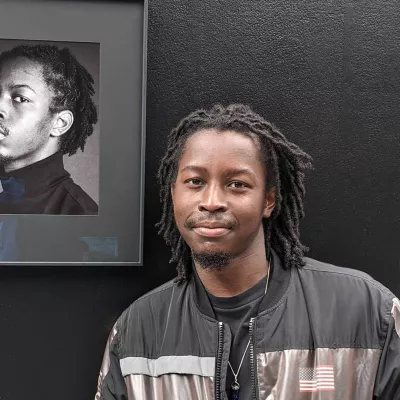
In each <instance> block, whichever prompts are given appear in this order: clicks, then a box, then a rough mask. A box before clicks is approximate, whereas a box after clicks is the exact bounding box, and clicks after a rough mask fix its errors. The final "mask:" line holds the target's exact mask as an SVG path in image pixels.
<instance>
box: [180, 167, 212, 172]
mask: <svg viewBox="0 0 400 400" xmlns="http://www.w3.org/2000/svg"><path fill="white" fill-rule="evenodd" d="M185 171H193V172H207V168H204V167H200V166H199V165H186V167H184V168H182V172H185Z"/></svg>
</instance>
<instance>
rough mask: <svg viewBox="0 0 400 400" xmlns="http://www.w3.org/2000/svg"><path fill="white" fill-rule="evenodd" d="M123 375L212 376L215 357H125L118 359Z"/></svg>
mask: <svg viewBox="0 0 400 400" xmlns="http://www.w3.org/2000/svg"><path fill="white" fill-rule="evenodd" d="M119 363H120V366H121V371H122V375H123V376H127V375H132V374H143V375H148V376H152V377H157V376H161V375H165V374H169V373H175V374H191V375H199V376H208V377H213V376H214V374H215V357H197V356H163V357H159V358H157V359H154V360H153V359H149V358H145V357H126V358H123V359H122V360H120V361H119Z"/></svg>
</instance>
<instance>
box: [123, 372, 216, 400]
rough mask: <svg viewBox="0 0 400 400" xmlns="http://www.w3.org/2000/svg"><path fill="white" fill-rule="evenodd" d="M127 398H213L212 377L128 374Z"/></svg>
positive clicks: (206, 399) (202, 399)
mask: <svg viewBox="0 0 400 400" xmlns="http://www.w3.org/2000/svg"><path fill="white" fill-rule="evenodd" d="M124 379H125V384H126V388H127V390H128V399H129V400H144V399H146V400H148V399H151V400H167V399H168V400H170V399H171V400H172V399H173V400H189V399H190V400H213V399H214V378H211V377H203V376H197V375H179V374H167V375H162V376H160V377H157V378H155V377H152V376H146V375H128V376H126V377H125V378H124Z"/></svg>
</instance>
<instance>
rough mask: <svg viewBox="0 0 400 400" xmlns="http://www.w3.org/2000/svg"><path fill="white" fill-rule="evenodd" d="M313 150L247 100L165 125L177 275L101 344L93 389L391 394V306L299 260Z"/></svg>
mask: <svg viewBox="0 0 400 400" xmlns="http://www.w3.org/2000/svg"><path fill="white" fill-rule="evenodd" d="M310 167H311V158H310V156H309V155H308V154H306V153H305V152H304V151H302V150H301V149H300V148H299V147H298V146H296V145H295V144H293V143H291V142H289V141H288V140H287V139H286V137H285V136H284V135H282V133H280V132H279V131H278V130H277V129H276V128H275V127H274V126H272V125H271V124H270V123H269V122H267V121H266V120H265V119H263V118H262V117H261V116H259V115H257V114H256V113H254V112H253V111H252V110H251V109H250V108H248V107H246V106H243V105H231V106H228V107H226V108H224V107H222V106H215V107H213V108H212V109H211V110H199V111H196V112H194V113H192V114H190V115H189V116H188V117H186V118H184V119H183V120H182V121H181V122H180V123H179V124H178V126H177V127H176V128H175V129H173V130H172V132H171V134H170V136H169V142H168V148H167V151H166V154H165V156H164V158H163V160H162V163H161V166H160V169H159V175H158V177H159V180H160V184H161V200H162V204H163V214H162V218H161V222H160V223H159V228H160V233H161V234H162V235H163V236H164V238H165V240H166V242H167V243H168V244H169V245H170V246H171V248H172V254H173V256H172V261H174V262H176V263H177V270H178V277H177V278H176V280H175V281H174V282H168V283H166V284H165V285H163V286H161V287H159V288H157V289H155V290H153V291H152V292H150V293H148V294H147V295H145V296H143V297H142V298H140V299H138V300H137V301H135V302H134V303H133V304H132V305H131V306H130V307H129V308H128V309H127V310H126V311H125V312H124V313H123V314H122V315H121V317H120V318H119V319H118V321H117V322H116V324H115V326H114V328H113V330H112V332H111V334H110V338H109V341H108V345H107V348H106V352H105V356H104V361H103V365H102V368H101V372H100V378H99V385H98V392H97V395H96V400H111V399H113V400H116V399H117V400H123V399H124V400H125V399H132V400H133V399H135V400H136V399H140V400H156V399H157V400H160V399H174V400H177V399H179V400H193V399H198V400H211V399H215V400H220V399H227V398H228V399H239V398H240V400H243V399H246V400H247V399H270V400H272V399H276V400H278V399H279V400H305V399H320V400H325V399H326V400H344V399H346V400H367V399H373V398H374V399H379V400H394V399H400V337H399V335H400V303H399V301H398V300H397V299H396V298H395V296H394V295H393V294H392V293H391V292H390V291H389V290H388V289H386V288H385V287H383V286H382V285H381V284H379V283H378V282H376V281H375V280H373V279H372V278H371V277H370V276H368V275H366V274H365V273H362V272H359V271H356V270H350V269H345V268H340V267H336V266H333V265H328V264H324V263H321V262H318V261H315V260H313V259H310V258H305V257H304V251H305V247H304V246H303V245H302V244H301V242H300V238H299V221H300V219H301V218H302V217H303V216H304V212H303V201H304V195H305V187H304V178H305V172H306V171H307V170H308V169H309V168H310Z"/></svg>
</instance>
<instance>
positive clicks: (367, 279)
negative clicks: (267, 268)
mask: <svg viewBox="0 0 400 400" xmlns="http://www.w3.org/2000/svg"><path fill="white" fill-rule="evenodd" d="M304 261H305V262H306V265H305V266H304V267H303V268H301V270H303V271H304V273H305V274H308V275H314V276H315V277H316V278H317V277H319V278H320V279H323V280H326V282H327V283H329V282H330V283H332V282H336V283H337V284H340V285H343V287H349V288H352V287H354V286H359V285H362V286H368V287H371V288H373V289H375V290H377V291H380V292H382V293H383V294H386V295H389V296H394V295H393V294H392V292H391V291H390V290H389V289H388V288H386V287H385V286H384V285H382V284H381V283H380V282H378V281H377V280H375V279H374V278H372V277H371V276H370V275H369V274H367V273H365V272H363V271H360V270H357V269H352V268H345V267H340V266H337V265H334V264H328V263H324V262H321V261H318V260H314V259H312V258H308V257H305V258H304Z"/></svg>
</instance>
